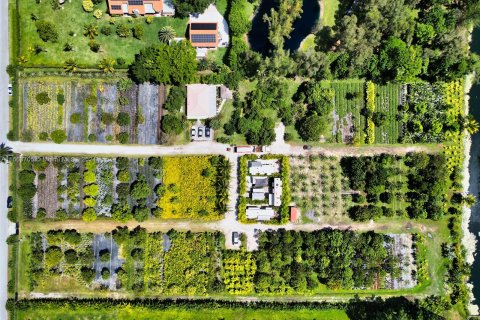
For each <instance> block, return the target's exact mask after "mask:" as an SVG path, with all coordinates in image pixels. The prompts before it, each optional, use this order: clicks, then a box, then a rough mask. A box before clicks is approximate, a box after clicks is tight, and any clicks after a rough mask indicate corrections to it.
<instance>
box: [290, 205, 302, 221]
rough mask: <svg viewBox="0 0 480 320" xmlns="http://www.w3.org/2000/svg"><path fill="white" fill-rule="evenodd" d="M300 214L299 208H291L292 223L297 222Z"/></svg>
mask: <svg viewBox="0 0 480 320" xmlns="http://www.w3.org/2000/svg"><path fill="white" fill-rule="evenodd" d="M299 217H300V214H299V212H298V208H297V207H290V222H296V221H297V220H298V218H299Z"/></svg>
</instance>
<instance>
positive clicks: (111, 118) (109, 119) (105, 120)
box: [101, 112, 115, 125]
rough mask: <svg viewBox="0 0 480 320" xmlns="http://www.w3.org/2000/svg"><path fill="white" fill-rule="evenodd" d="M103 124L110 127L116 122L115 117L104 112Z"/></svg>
mask: <svg viewBox="0 0 480 320" xmlns="http://www.w3.org/2000/svg"><path fill="white" fill-rule="evenodd" d="M101 118H102V122H103V123H104V124H106V125H110V124H112V123H113V121H115V117H114V115H113V114H112V113H108V112H104V113H102V116H101Z"/></svg>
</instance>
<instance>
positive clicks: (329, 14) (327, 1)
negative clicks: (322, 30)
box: [322, 0, 339, 27]
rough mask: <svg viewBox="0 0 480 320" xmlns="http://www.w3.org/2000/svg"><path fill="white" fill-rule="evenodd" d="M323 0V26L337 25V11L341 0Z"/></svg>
mask: <svg viewBox="0 0 480 320" xmlns="http://www.w3.org/2000/svg"><path fill="white" fill-rule="evenodd" d="M322 1H323V11H324V12H323V15H322V16H323V21H322V26H325V27H331V26H333V25H335V13H336V12H337V10H338V5H339V0H322Z"/></svg>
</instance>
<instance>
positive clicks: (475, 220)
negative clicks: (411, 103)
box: [469, 28, 480, 305]
mask: <svg viewBox="0 0 480 320" xmlns="http://www.w3.org/2000/svg"><path fill="white" fill-rule="evenodd" d="M471 50H472V51H473V52H475V53H477V54H480V28H475V30H474V31H473V35H472V43H471ZM470 114H472V115H473V116H474V117H475V119H476V120H477V121H478V122H480V84H475V85H473V87H472V89H471V90H470ZM479 160H480V132H477V133H476V134H474V135H473V136H472V146H471V149H470V163H469V170H470V190H469V192H470V193H471V194H473V195H474V196H476V197H477V203H476V204H475V206H473V207H472V216H471V218H470V231H471V232H472V233H473V234H474V235H475V237H476V239H477V249H476V255H475V261H474V263H473V265H472V273H471V282H472V283H473V296H474V297H475V302H474V303H475V304H476V305H480V246H479V244H480V236H479V233H480V201H478V200H479V199H480V161H479Z"/></svg>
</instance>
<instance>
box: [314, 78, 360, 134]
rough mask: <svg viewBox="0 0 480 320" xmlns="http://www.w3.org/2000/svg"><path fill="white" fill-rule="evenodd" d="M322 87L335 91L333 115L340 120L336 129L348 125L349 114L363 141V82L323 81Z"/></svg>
mask: <svg viewBox="0 0 480 320" xmlns="http://www.w3.org/2000/svg"><path fill="white" fill-rule="evenodd" d="M322 85H323V86H325V87H327V88H332V89H333V90H335V113H336V114H337V115H338V117H339V120H340V121H338V123H337V128H339V127H341V124H343V125H344V126H346V125H348V121H347V118H349V116H350V114H351V118H352V122H351V124H352V125H353V126H354V128H355V132H357V134H360V137H361V139H362V141H363V140H364V139H363V136H364V128H365V116H363V115H362V114H361V111H362V110H363V109H364V107H365V82H364V81H363V80H339V81H323V82H322ZM332 125H333V124H332ZM337 142H342V141H337Z"/></svg>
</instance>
